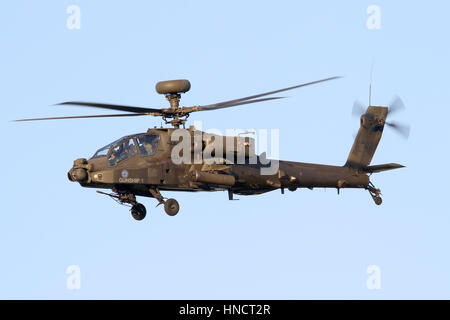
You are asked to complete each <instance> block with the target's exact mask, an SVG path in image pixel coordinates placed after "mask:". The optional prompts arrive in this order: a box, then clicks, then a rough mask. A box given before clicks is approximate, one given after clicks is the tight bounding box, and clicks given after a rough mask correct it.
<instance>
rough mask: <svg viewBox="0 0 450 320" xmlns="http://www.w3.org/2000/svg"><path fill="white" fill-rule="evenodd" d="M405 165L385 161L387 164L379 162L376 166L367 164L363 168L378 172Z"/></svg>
mask: <svg viewBox="0 0 450 320" xmlns="http://www.w3.org/2000/svg"><path fill="white" fill-rule="evenodd" d="M404 167H405V166H402V165H401V164H398V163H385V164H377V165H375V166H367V167H365V168H363V170H364V171H365V172H367V173H377V172H382V171H387V170H393V169H399V168H404Z"/></svg>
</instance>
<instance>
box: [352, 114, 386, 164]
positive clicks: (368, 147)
mask: <svg viewBox="0 0 450 320" xmlns="http://www.w3.org/2000/svg"><path fill="white" fill-rule="evenodd" d="M387 113H388V108H387V107H374V106H369V107H368V108H367V111H366V113H365V114H363V115H362V116H361V126H360V128H359V131H358V135H357V136H356V138H355V142H354V143H353V147H352V149H351V151H350V154H349V155H348V159H347V162H346V163H345V166H346V167H351V168H364V167H367V166H368V165H369V164H370V162H371V161H372V157H373V155H374V154H375V150H376V149H377V146H378V143H379V142H380V139H381V135H382V133H383V129H384V124H385V121H386V117H387Z"/></svg>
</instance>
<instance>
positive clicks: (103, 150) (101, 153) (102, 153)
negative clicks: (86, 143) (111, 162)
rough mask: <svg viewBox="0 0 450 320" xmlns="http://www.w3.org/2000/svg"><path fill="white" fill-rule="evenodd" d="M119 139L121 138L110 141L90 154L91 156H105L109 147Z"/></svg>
mask: <svg viewBox="0 0 450 320" xmlns="http://www.w3.org/2000/svg"><path fill="white" fill-rule="evenodd" d="M120 140H122V138H120V139H117V140H116V141H114V142H111V143H110V144H108V145H106V146H104V147H103V148H100V149H98V150H97V152H96V153H95V154H94V155H93V156H92V158H100V157H106V156H107V155H108V151H109V149H110V148H111V147H112V146H113V145H115V144H117V143H118V142H119V141H120Z"/></svg>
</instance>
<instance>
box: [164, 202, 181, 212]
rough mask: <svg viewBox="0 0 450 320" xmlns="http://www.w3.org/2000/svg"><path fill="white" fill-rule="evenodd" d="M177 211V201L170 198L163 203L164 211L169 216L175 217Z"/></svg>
mask: <svg viewBox="0 0 450 320" xmlns="http://www.w3.org/2000/svg"><path fill="white" fill-rule="evenodd" d="M179 210H180V205H179V204H178V201H177V200H175V199H172V198H171V199H168V200H166V201H165V202H164V211H166V213H167V214H168V215H169V216H174V215H176V214H177V213H178V211H179Z"/></svg>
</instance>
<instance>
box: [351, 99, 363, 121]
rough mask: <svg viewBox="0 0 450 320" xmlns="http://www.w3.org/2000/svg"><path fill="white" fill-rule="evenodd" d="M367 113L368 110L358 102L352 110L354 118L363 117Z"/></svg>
mask: <svg viewBox="0 0 450 320" xmlns="http://www.w3.org/2000/svg"><path fill="white" fill-rule="evenodd" d="M365 112H366V109H365V108H364V105H363V104H362V102H361V101H359V100H356V101H355V102H354V103H353V108H352V116H354V117H358V118H359V117H361V116H362V115H363V114H364V113H365Z"/></svg>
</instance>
